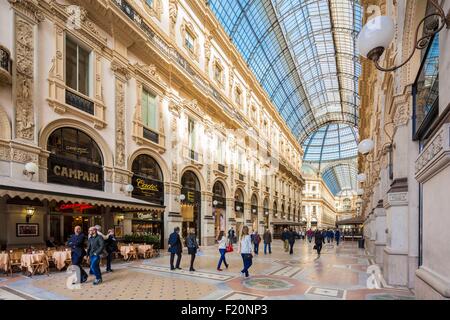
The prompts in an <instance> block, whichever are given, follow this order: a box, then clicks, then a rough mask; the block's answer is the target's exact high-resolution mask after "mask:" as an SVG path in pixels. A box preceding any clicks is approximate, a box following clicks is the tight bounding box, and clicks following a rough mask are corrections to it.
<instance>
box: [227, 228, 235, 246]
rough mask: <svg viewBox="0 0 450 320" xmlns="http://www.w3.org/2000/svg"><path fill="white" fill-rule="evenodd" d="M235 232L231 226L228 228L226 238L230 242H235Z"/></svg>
mask: <svg viewBox="0 0 450 320" xmlns="http://www.w3.org/2000/svg"><path fill="white" fill-rule="evenodd" d="M235 235H236V234H235V232H234V229H233V227H231V228H230V230H228V239H229V240H230V241H231V242H232V243H236V238H235Z"/></svg>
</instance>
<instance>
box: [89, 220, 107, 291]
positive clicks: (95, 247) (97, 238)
mask: <svg viewBox="0 0 450 320" xmlns="http://www.w3.org/2000/svg"><path fill="white" fill-rule="evenodd" d="M88 243H89V244H88V249H87V254H88V255H89V260H90V262H91V270H92V272H93V273H94V275H95V280H94V285H98V284H100V283H102V281H103V280H102V272H101V270H100V255H101V254H102V253H103V250H104V249H105V240H103V237H102V236H101V235H99V234H98V233H97V229H96V228H95V227H90V228H89V240H88Z"/></svg>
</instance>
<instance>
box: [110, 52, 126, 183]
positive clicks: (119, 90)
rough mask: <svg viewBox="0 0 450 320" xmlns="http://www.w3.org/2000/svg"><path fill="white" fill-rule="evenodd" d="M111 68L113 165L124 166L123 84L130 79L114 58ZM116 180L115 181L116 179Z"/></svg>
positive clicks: (122, 66) (124, 68)
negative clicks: (113, 139) (113, 113)
mask: <svg viewBox="0 0 450 320" xmlns="http://www.w3.org/2000/svg"><path fill="white" fill-rule="evenodd" d="M111 69H112V70H113V71H114V74H115V76H116V80H115V109H116V116H115V119H116V123H115V125H116V127H115V129H116V148H115V149H116V153H115V160H116V161H115V165H116V166H118V167H124V166H125V86H126V82H127V81H128V80H129V79H130V74H129V71H128V69H127V67H126V66H124V65H122V64H121V63H120V62H118V61H116V60H114V61H112V63H111ZM116 182H117V181H116Z"/></svg>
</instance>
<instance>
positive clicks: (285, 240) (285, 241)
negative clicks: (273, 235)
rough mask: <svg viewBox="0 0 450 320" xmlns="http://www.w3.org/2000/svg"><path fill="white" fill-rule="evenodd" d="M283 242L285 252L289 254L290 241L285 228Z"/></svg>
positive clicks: (282, 234) (282, 235)
mask: <svg viewBox="0 0 450 320" xmlns="http://www.w3.org/2000/svg"><path fill="white" fill-rule="evenodd" d="M281 241H283V243H284V252H288V250H289V241H288V230H287V229H286V228H284V230H283V232H282V233H281Z"/></svg>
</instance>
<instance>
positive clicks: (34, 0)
mask: <svg viewBox="0 0 450 320" xmlns="http://www.w3.org/2000/svg"><path fill="white" fill-rule="evenodd" d="M8 2H9V3H10V4H11V7H12V8H14V10H16V11H17V12H19V13H21V14H22V15H24V16H25V17H27V18H28V19H30V20H32V21H33V22H35V23H39V22H42V21H44V20H45V16H44V14H43V12H42V10H41V9H40V8H39V1H38V0H8Z"/></svg>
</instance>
